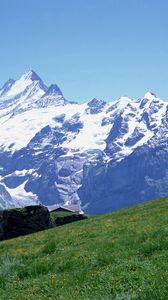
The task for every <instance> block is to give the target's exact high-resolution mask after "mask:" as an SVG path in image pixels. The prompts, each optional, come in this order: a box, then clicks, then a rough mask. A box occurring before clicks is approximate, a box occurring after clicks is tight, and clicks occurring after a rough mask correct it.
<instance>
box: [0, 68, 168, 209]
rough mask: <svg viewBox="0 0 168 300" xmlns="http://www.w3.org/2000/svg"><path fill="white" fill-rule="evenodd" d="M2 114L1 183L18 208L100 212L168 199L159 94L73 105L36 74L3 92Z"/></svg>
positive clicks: (165, 116) (166, 112)
mask: <svg viewBox="0 0 168 300" xmlns="http://www.w3.org/2000/svg"><path fill="white" fill-rule="evenodd" d="M0 108H1V109H0V126H1V136H0V176H1V177H0V182H1V183H2V184H3V185H4V186H5V188H6V189H7V190H8V192H9V193H10V194H11V196H12V198H13V200H14V203H15V205H17V206H24V205H27V204H28V203H29V201H30V204H33V203H35V204H36V203H39V202H41V203H43V204H45V205H52V204H55V203H57V204H58V203H72V204H76V203H80V204H81V206H82V208H83V209H84V210H86V211H87V212H89V213H101V212H107V211H109V210H112V209H116V208H121V207H125V206H127V205H128V204H130V203H135V202H141V201H145V200H150V199H152V198H156V197H160V196H166V195H167V194H168V189H167V184H165V182H167V179H166V178H167V172H168V167H167V154H168V148H167V137H168V129H167V120H168V104H167V102H164V101H162V100H161V99H159V98H157V97H156V95H155V94H153V93H149V92H148V93H146V94H145V96H144V97H142V98H141V99H138V100H132V99H130V98H128V97H121V98H120V99H118V100H115V101H111V102H109V103H106V102H105V101H104V100H101V99H95V98H94V99H92V100H90V101H89V102H88V103H84V104H78V103H72V102H69V101H68V100H66V99H65V98H64V96H63V94H62V92H61V90H60V89H59V87H58V86H57V85H56V84H53V85H51V86H50V87H47V86H46V85H45V84H44V83H43V81H42V80H41V79H40V77H39V76H38V75H37V74H36V73H35V72H34V71H32V70H31V71H29V72H27V73H26V74H24V75H23V76H22V77H21V78H20V79H19V80H17V81H14V80H12V81H11V80H10V81H9V82H8V83H7V84H6V85H5V86H4V87H3V88H2V89H1V92H0ZM144 162H146V163H144ZM156 169H157V171H156ZM93 187H94V188H93ZM16 203H17V204H16Z"/></svg>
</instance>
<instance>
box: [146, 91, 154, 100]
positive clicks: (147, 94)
mask: <svg viewBox="0 0 168 300" xmlns="http://www.w3.org/2000/svg"><path fill="white" fill-rule="evenodd" d="M154 98H157V96H156V94H155V93H153V92H147V93H146V94H145V95H144V97H143V99H147V100H153V99H154Z"/></svg>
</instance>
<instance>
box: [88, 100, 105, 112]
mask: <svg viewBox="0 0 168 300" xmlns="http://www.w3.org/2000/svg"><path fill="white" fill-rule="evenodd" d="M105 105H106V101H104V100H101V99H97V98H93V99H92V100H90V101H89V102H88V104H87V106H88V107H87V108H86V112H87V113H91V114H97V113H99V112H101V111H102V110H103V108H104V107H105Z"/></svg>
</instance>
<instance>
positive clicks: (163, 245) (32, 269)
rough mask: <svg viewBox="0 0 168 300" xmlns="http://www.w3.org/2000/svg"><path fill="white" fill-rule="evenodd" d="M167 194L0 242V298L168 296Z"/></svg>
mask: <svg viewBox="0 0 168 300" xmlns="http://www.w3.org/2000/svg"><path fill="white" fill-rule="evenodd" d="M167 209H168V198H165V199H161V200H156V201H151V202H148V203H145V204H140V205H137V206H134V207H129V208H128V209H123V210H120V211H118V212H114V213H110V214H107V215H102V216H99V217H90V218H89V219H87V220H85V221H80V222H76V223H73V224H68V225H65V226H62V227H59V228H55V229H50V230H46V231H43V232H41V233H36V234H32V235H29V236H25V237H21V238H17V239H13V240H10V241H6V242H1V243H0V265H1V270H0V293H1V299H2V300H6V299H13V300H14V299H18V294H19V297H20V299H22V300H24V299H25V300H26V299H27V298H29V299H34V297H35V299H53V300H54V299H65V300H66V299H67V300H68V299H74V300H75V299H81V300H82V299H89V300H91V299H135V300H139V299H143V300H155V299H162V300H166V299H167V288H168V281H167V276H168V275H167V260H168V250H167V249H168V234H167Z"/></svg>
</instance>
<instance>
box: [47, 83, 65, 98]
mask: <svg viewBox="0 0 168 300" xmlns="http://www.w3.org/2000/svg"><path fill="white" fill-rule="evenodd" d="M54 94H55V95H59V96H63V94H62V91H61V90H60V88H59V87H58V85H57V84H51V85H50V86H49V88H48V90H47V91H46V94H45V95H54Z"/></svg>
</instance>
